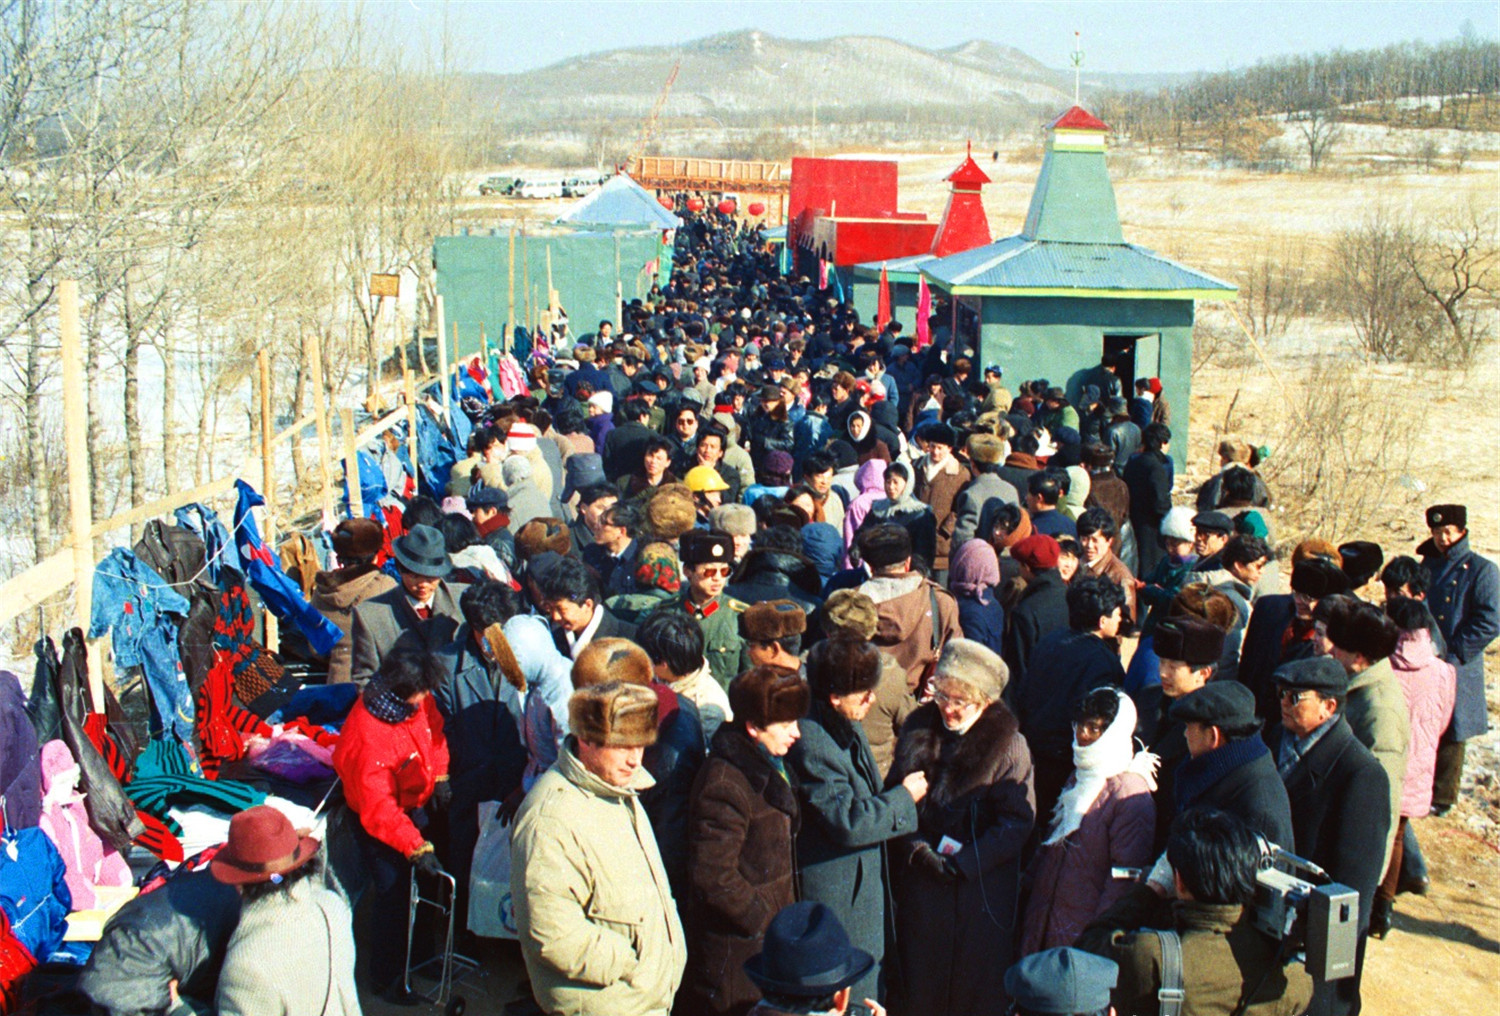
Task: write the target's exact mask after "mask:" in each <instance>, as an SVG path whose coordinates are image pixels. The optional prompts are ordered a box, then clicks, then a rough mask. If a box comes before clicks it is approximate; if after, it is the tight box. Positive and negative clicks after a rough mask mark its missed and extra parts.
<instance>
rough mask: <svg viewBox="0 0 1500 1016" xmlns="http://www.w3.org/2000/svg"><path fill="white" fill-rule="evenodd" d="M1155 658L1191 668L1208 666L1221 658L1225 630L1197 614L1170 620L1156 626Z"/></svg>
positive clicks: (1167, 619)
mask: <svg viewBox="0 0 1500 1016" xmlns="http://www.w3.org/2000/svg"><path fill="white" fill-rule="evenodd" d="M1152 648H1153V649H1155V650H1156V655H1157V656H1158V657H1160V658H1161V659H1163V660H1180V661H1181V662H1183V663H1186V664H1187V665H1188V666H1190V667H1208V666H1212V665H1213V664H1215V663H1218V662H1219V657H1221V656H1223V655H1224V629H1223V628H1220V627H1219V626H1218V625H1216V624H1214V623H1213V622H1212V621H1209V620H1206V619H1205V618H1201V617H1198V616H1196V615H1192V614H1189V615H1186V616H1183V617H1169V618H1165V619H1163V620H1162V622H1161V623H1160V624H1158V625H1157V626H1156V634H1155V637H1154V640H1153V646H1152Z"/></svg>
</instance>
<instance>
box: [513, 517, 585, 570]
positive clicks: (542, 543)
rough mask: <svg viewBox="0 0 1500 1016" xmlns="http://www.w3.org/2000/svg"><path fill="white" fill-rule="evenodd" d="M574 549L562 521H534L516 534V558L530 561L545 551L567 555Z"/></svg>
mask: <svg viewBox="0 0 1500 1016" xmlns="http://www.w3.org/2000/svg"><path fill="white" fill-rule="evenodd" d="M572 549H573V539H572V537H571V536H570V535H569V533H568V527H567V526H565V525H564V524H563V520H562V519H552V518H542V519H532V520H531V521H530V522H528V523H526V524H525V525H524V526H522V527H521V531H520V532H518V533H516V556H517V557H519V558H520V559H521V560H522V561H530V560H531V559H532V558H534V557H536V556H537V555H538V554H540V553H541V552H542V551H544V550H550V551H552V552H553V553H554V554H562V555H567V553H568V552H569V551H570V550H572Z"/></svg>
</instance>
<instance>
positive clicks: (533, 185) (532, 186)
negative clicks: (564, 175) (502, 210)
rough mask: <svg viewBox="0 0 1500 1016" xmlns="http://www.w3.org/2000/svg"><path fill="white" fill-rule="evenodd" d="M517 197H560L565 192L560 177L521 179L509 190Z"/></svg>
mask: <svg viewBox="0 0 1500 1016" xmlns="http://www.w3.org/2000/svg"><path fill="white" fill-rule="evenodd" d="M511 193H512V194H514V195H515V196H516V197H518V198H560V197H563V196H564V195H565V194H566V191H565V190H564V188H563V182H562V180H561V179H551V180H543V179H540V178H538V179H529V180H528V179H524V178H523V179H522V180H521V181H520V182H519V183H517V184H516V186H515V189H514V190H513V191H512V192H511Z"/></svg>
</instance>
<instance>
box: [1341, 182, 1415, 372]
mask: <svg viewBox="0 0 1500 1016" xmlns="http://www.w3.org/2000/svg"><path fill="white" fill-rule="evenodd" d="M1413 241H1414V232H1413V229H1412V227H1411V226H1410V225H1408V224H1407V223H1406V222H1404V221H1402V220H1400V219H1398V218H1396V217H1395V216H1393V215H1392V214H1390V213H1389V212H1388V211H1386V210H1385V209H1376V210H1375V211H1374V212H1372V213H1371V214H1370V215H1369V216H1368V217H1367V218H1366V219H1365V221H1364V222H1362V223H1361V224H1359V225H1358V226H1356V227H1354V228H1352V229H1346V230H1344V231H1343V232H1342V233H1340V234H1339V235H1338V237H1337V238H1336V239H1335V240H1334V244H1333V253H1332V260H1331V263H1330V264H1329V271H1330V275H1329V278H1330V283H1331V288H1332V290H1333V295H1334V298H1335V300H1336V301H1337V305H1338V308H1339V310H1340V311H1341V312H1342V313H1343V314H1344V316H1345V317H1347V318H1348V320H1349V323H1350V325H1352V326H1353V328H1354V336H1355V343H1356V345H1357V347H1358V349H1359V350H1360V352H1362V353H1364V354H1365V355H1366V356H1367V357H1370V358H1372V359H1376V360H1383V361H1385V362H1388V363H1394V362H1396V361H1400V360H1410V359H1412V358H1413V353H1414V352H1415V351H1417V350H1419V349H1421V348H1422V347H1423V346H1424V345H1425V344H1426V342H1427V341H1428V338H1429V337H1430V336H1431V334H1432V332H1433V329H1434V327H1435V325H1436V321H1435V320H1434V317H1435V315H1434V313H1433V311H1432V310H1431V309H1430V308H1429V307H1428V305H1427V301H1426V300H1425V298H1424V296H1423V294H1422V292H1421V290H1420V289H1419V288H1418V287H1417V285H1416V283H1415V280H1414V279H1413V278H1412V274H1411V271H1410V268H1409V265H1408V258H1409V253H1410V249H1411V246H1412V243H1413Z"/></svg>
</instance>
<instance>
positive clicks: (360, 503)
mask: <svg viewBox="0 0 1500 1016" xmlns="http://www.w3.org/2000/svg"><path fill="white" fill-rule="evenodd" d="M439 299H442V298H441V297H439ZM339 420H340V421H341V422H342V423H343V425H344V486H345V488H347V489H348V491H349V517H350V518H351V519H360V518H364V515H365V502H364V491H363V489H361V484H360V482H359V449H358V448H357V447H355V444H354V410H352V409H341V410H339Z"/></svg>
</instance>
